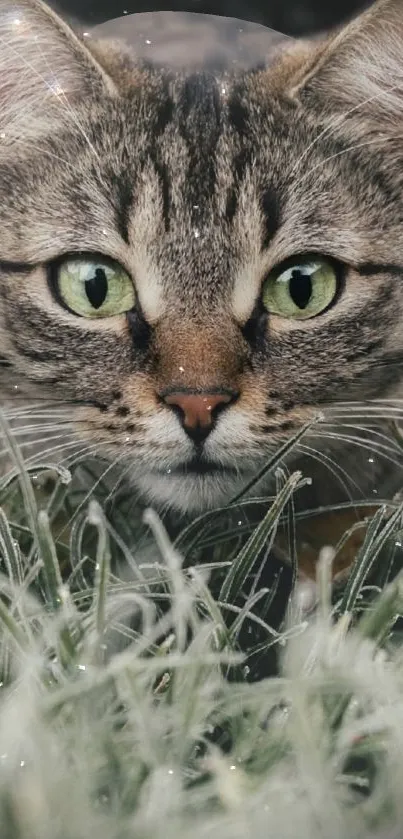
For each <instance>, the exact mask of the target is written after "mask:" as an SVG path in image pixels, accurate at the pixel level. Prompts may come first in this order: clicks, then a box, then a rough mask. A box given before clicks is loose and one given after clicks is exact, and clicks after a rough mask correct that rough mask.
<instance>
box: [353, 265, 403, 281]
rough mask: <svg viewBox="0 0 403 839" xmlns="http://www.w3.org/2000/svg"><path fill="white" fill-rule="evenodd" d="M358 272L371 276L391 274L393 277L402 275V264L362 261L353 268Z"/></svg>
mask: <svg viewBox="0 0 403 839" xmlns="http://www.w3.org/2000/svg"><path fill="white" fill-rule="evenodd" d="M355 270H356V271H357V273H358V274H363V275H364V276H367V277H371V276H373V275H374V274H392V275H393V276H394V277H401V276H403V265H394V264H393V263H390V262H384V263H383V262H364V264H363V265H359V266H358V267H357V268H355Z"/></svg>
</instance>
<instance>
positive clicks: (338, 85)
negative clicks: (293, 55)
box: [290, 0, 403, 123]
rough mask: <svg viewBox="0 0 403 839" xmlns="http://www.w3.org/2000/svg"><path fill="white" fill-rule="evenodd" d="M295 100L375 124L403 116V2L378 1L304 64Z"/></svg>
mask: <svg viewBox="0 0 403 839" xmlns="http://www.w3.org/2000/svg"><path fill="white" fill-rule="evenodd" d="M290 92H291V94H292V96H295V97H308V98H310V99H311V100H314V101H316V102H319V103H320V105H321V107H322V108H323V109H324V110H326V109H327V108H328V109H329V110H331V111H332V112H334V111H335V110H341V111H347V110H348V111H351V112H353V111H355V110H356V109H357V108H358V107H359V108H360V113H362V115H363V116H365V115H366V116H368V115H369V116H370V117H371V119H372V120H373V121H374V122H378V121H386V122H390V123H393V122H394V123H396V120H397V119H398V120H399V123H401V120H402V116H403V2H402V0H378V1H377V2H375V3H374V5H373V6H371V7H370V8H369V9H367V10H366V11H365V12H363V13H362V14H361V15H359V16H358V17H357V18H355V20H353V21H352V22H351V23H349V24H347V26H344V27H343V28H341V29H340V30H339V31H338V32H337V33H336V34H335V35H332V36H330V38H328V39H327V41H325V42H324V43H323V44H322V45H321V46H320V47H318V48H317V49H316V50H314V51H313V53H311V56H310V58H308V60H307V61H306V63H304V62H302V63H301V64H300V68H299V72H298V73H297V75H296V77H295V78H294V80H293V85H292V90H291V91H290Z"/></svg>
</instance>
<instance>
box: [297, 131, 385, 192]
mask: <svg viewBox="0 0 403 839" xmlns="http://www.w3.org/2000/svg"><path fill="white" fill-rule="evenodd" d="M395 139H397V137H395V136H392V137H382V138H379V137H375V138H373V139H372V140H365V141H364V142H362V143H354V144H353V145H352V146H348V148H346V149H342V150H341V151H338V152H335V154H331V155H329V157H325V158H324V160H320V161H319V163H316V164H315V166H313V167H312V169H308V171H307V172H305V173H304V174H303V175H301V177H300V178H299V180H298V183H299V184H300V183H303V182H304V181H305V180H306V179H307V178H309V176H310V175H312V173H313V172H316V170H317V169H319V168H320V167H321V166H324V165H325V164H326V163H329V161H330V160H334V159H335V158H336V157H342V155H343V154H347V153H348V152H351V151H356V149H361V148H363V147H364V146H373V145H376V144H377V145H378V146H382V145H384V144H385V143H389V142H390V141H391V140H395Z"/></svg>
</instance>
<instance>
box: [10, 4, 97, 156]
mask: <svg viewBox="0 0 403 839" xmlns="http://www.w3.org/2000/svg"><path fill="white" fill-rule="evenodd" d="M107 92H108V93H109V94H111V95H113V93H114V84H113V82H112V81H111V79H110V78H109V77H108V76H107V74H106V73H105V71H104V70H103V69H102V67H101V66H100V65H99V64H98V63H97V61H96V59H95V58H94V57H93V56H92V54H91V53H90V51H89V50H88V49H87V48H86V46H85V43H84V42H82V41H80V39H79V38H78V37H77V36H76V35H75V33H74V32H73V31H72V30H71V29H70V27H69V26H67V24H65V23H64V21H63V20H62V19H61V18H60V17H58V15H56V14H55V13H54V12H53V11H52V10H51V9H50V8H49V7H48V6H46V5H45V4H44V3H42V2H41V0H18V3H16V2H15V0H0V136H1V138H2V140H3V142H4V141H7V140H9V141H10V142H12V141H15V140H17V139H18V138H19V137H20V136H21V135H23V137H24V139H25V140H28V139H29V137H35V136H37V135H38V134H40V133H41V131H43V130H47V131H49V125H51V124H52V123H53V121H54V120H57V121H60V119H64V120H66V119H67V120H68V119H69V113H70V119H72V118H73V115H72V108H71V106H72V105H74V102H75V101H76V100H78V99H84V100H85V99H86V98H88V97H89V96H92V95H95V96H96V95H97V94H99V95H101V94H102V93H104V94H105V93H107Z"/></svg>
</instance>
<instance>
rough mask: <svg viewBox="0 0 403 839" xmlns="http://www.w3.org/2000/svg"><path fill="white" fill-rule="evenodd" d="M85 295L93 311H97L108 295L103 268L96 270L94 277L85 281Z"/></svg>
mask: <svg viewBox="0 0 403 839" xmlns="http://www.w3.org/2000/svg"><path fill="white" fill-rule="evenodd" d="M85 293H86V295H87V297H88V300H89V301H90V303H91V306H92V307H93V309H99V308H100V307H101V306H102V303H104V302H105V300H106V295H107V294H108V280H107V279H106V274H105V271H104V269H103V268H96V269H95V272H94V276H93V277H91V279H89V280H86V281H85Z"/></svg>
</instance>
